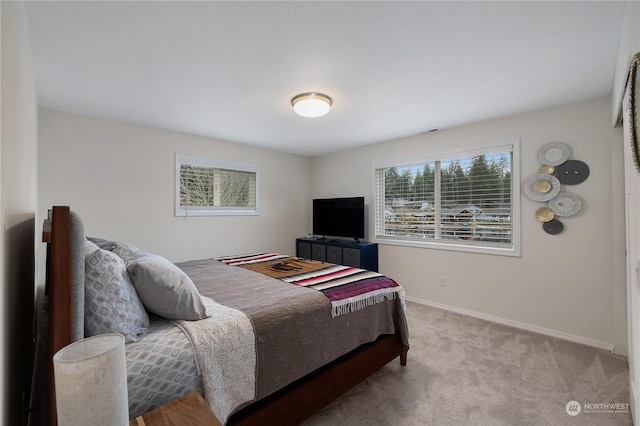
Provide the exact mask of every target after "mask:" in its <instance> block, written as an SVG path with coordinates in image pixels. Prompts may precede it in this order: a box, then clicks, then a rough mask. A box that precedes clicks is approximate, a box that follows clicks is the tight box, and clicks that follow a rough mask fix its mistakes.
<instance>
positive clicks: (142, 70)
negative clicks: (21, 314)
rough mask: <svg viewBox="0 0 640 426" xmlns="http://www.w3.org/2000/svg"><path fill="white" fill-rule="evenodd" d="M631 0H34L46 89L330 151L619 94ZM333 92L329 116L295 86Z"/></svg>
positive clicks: (221, 134) (178, 123) (58, 95)
mask: <svg viewBox="0 0 640 426" xmlns="http://www.w3.org/2000/svg"><path fill="white" fill-rule="evenodd" d="M623 9H624V3H623V2H617V1H616V2H614V1H606V2H581V1H570V2H537V1H533V2H478V1H473V2H435V1H432V2H401V1H379V2H359V1H351V2H308V1H298V2H268V1H259V2H242V1H235V2H213V1H211V2H204V1H200V2H184V1H174V2H114V1H107V2H56V1H44V2H35V1H31V2H27V16H28V22H29V30H30V38H31V44H32V53H33V56H34V68H35V78H36V86H37V95H38V103H39V105H40V106H43V107H46V108H52V109H56V110H61V111H66V112H71V113H77V114H82V115H88V116H93V117H98V118H104V119H108V120H116V121H123V122H130V123H137V124H142V125H147V126H152V127H158V128H164V129H171V130H176V131H180V132H184V133H190V134H195V135H201V136H206V137H210V138H214V139H220V140H227V141H232V142H240V143H245V144H250V145H256V146H262V147H266V148H271V149H275V150H278V151H284V152H290V153H294V154H300V155H309V156H313V155H319V154H323V153H328V152H333V151H339V150H343V149H347V148H350V147H356V146H360V145H365V144H369V143H375V142H380V141H384V140H389V139H394V138H399V137H403V136H408V135H413V134H417V133H420V132H424V131H428V130H430V129H435V128H437V129H445V128H447V127H452V126H457V125H461V124H466V123H470V122H476V121H481V120H485V119H490V118H494V117H499V116H506V115H512V114H518V113H522V112H527V111H532V110H537V109H542V108H547V107H551V106H557V105H563V104H568V103H573V102H578V101H582V100H587V99H592V98H596V97H601V96H606V95H608V94H610V93H611V87H612V82H613V75H614V69H615V63H616V53H617V46H618V40H619V36H620V29H621V23H622V13H623ZM308 91H319V92H323V93H326V94H328V95H329V96H331V97H332V98H333V100H334V106H333V108H332V110H331V112H329V114H328V115H326V116H324V117H321V118H315V119H311V118H302V117H298V116H296V115H295V114H294V113H293V111H292V109H291V105H290V100H291V98H292V97H293V96H295V95H297V94H299V93H302V92H308Z"/></svg>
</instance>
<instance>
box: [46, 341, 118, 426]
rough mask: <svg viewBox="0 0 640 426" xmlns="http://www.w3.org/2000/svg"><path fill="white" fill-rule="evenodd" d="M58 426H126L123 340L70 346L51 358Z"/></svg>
mask: <svg viewBox="0 0 640 426" xmlns="http://www.w3.org/2000/svg"><path fill="white" fill-rule="evenodd" d="M53 371H54V380H55V390H56V410H57V415H58V425H60V426H68V425H78V426H80V425H113V426H116V425H117V426H120V425H122V426H125V425H128V424H129V401H128V398H127V365H126V358H125V351H124V337H123V336H122V335H120V334H116V333H109V334H101V335H98V336H93V337H89V338H86V339H83V340H79V341H77V342H75V343H71V344H70V345H68V346H65V347H64V348H62V349H60V350H59V351H58V352H57V353H56V354H55V355H54V356H53Z"/></svg>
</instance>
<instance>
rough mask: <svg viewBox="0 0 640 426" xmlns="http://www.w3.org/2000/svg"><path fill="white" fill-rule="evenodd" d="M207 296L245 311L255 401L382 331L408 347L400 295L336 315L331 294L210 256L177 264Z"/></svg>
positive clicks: (371, 338) (370, 340)
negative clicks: (251, 338)
mask: <svg viewBox="0 0 640 426" xmlns="http://www.w3.org/2000/svg"><path fill="white" fill-rule="evenodd" d="M177 265H178V266H179V267H180V268H181V269H182V270H183V271H185V272H186V273H187V275H189V277H190V278H191V279H192V280H193V282H194V283H195V284H196V287H197V288H198V290H199V291H200V293H201V294H202V295H203V296H207V297H210V298H211V299H213V300H215V301H216V302H217V303H220V304H222V305H225V306H228V307H231V308H234V309H238V310H240V311H242V312H244V313H245V314H246V315H247V316H248V317H249V318H250V320H251V322H252V324H253V327H254V330H255V335H256V352H257V353H256V395H255V396H256V399H260V398H263V397H265V396H267V395H269V394H270V393H272V392H274V391H276V390H278V389H280V388H282V387H284V386H285V385H287V384H289V383H291V382H293V381H295V380H297V379H299V378H301V377H303V376H305V375H306V374H308V373H310V372H312V371H314V370H316V369H317V368H319V367H321V366H323V365H325V364H327V363H329V362H331V361H333V360H335V359H336V358H338V357H340V356H341V355H344V354H346V353H348V352H350V351H351V350H353V349H355V348H357V347H358V346H360V345H361V344H364V343H369V342H372V341H374V340H376V338H377V337H378V336H380V335H381V334H394V333H395V332H396V331H398V332H399V333H400V335H401V337H402V339H403V341H404V343H405V344H407V345H408V332H407V323H406V318H405V313H404V308H403V307H402V303H403V301H402V300H400V299H394V300H387V301H384V302H381V303H378V304H375V305H373V306H370V307H368V308H366V309H362V310H359V311H355V312H352V313H350V314H348V315H342V316H338V317H335V318H332V317H331V304H330V302H329V300H328V299H327V297H326V296H325V295H324V294H323V293H321V292H319V291H317V290H313V289H309V288H304V287H300V286H297V285H293V284H288V283H285V282H282V281H280V280H277V279H274V278H270V277H267V276H265V275H262V274H259V273H257V272H253V271H250V270H247V269H243V268H238V267H234V266H228V265H225V264H223V263H221V262H218V261H216V260H212V259H203V260H194V261H188V262H182V263H178V264H177Z"/></svg>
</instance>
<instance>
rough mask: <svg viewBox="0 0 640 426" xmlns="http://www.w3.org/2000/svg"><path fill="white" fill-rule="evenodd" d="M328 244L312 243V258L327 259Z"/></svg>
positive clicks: (324, 260)
mask: <svg viewBox="0 0 640 426" xmlns="http://www.w3.org/2000/svg"><path fill="white" fill-rule="evenodd" d="M326 247H327V246H325V245H324V244H311V259H313V260H321V261H323V262H326V261H327V249H326Z"/></svg>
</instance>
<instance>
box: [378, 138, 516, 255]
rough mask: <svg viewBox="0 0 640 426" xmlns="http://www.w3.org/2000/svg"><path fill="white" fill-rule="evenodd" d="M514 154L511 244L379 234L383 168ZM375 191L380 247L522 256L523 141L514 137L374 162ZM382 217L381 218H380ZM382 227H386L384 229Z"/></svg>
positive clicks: (382, 216)
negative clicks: (378, 183)
mask: <svg viewBox="0 0 640 426" xmlns="http://www.w3.org/2000/svg"><path fill="white" fill-rule="evenodd" d="M505 151H511V152H512V160H511V161H512V163H511V185H512V188H511V226H512V236H511V244H510V245H506V244H499V243H493V244H491V243H487V244H486V245H483V244H481V243H479V242H474V243H472V244H469V243H468V242H464V241H452V240H434V239H421V238H407V237H396V236H390V235H380V232H378V231H379V230H380V229H382V228H384V211H385V200H384V187H382V188H378V187H377V186H376V173H377V170H379V169H384V168H389V167H401V166H408V165H414V164H422V163H428V162H433V161H444V160H452V159H456V158H466V157H472V156H477V155H488V154H492V153H498V152H505ZM372 178H373V182H372V188H373V200H374V208H373V209H372V210H373V213H372V214H373V221H372V222H373V228H374V229H373V235H374V240H375V242H377V243H378V244H389V245H399V246H408V247H419V248H429V249H440V250H453V251H461V252H470V253H482V254H493V255H501V256H515V257H520V255H521V223H520V222H521V220H520V215H521V210H520V139H519V138H514V139H509V140H506V141H501V142H497V143H494V144H486V145H479V146H474V147H470V148H461V149H455V150H449V151H440V152H436V153H432V154H429V155H423V156H419V157H414V158H410V159H396V160H385V161H379V162H374V163H373V165H372ZM380 215H381V217H378V216H380ZM381 225H382V228H381Z"/></svg>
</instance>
